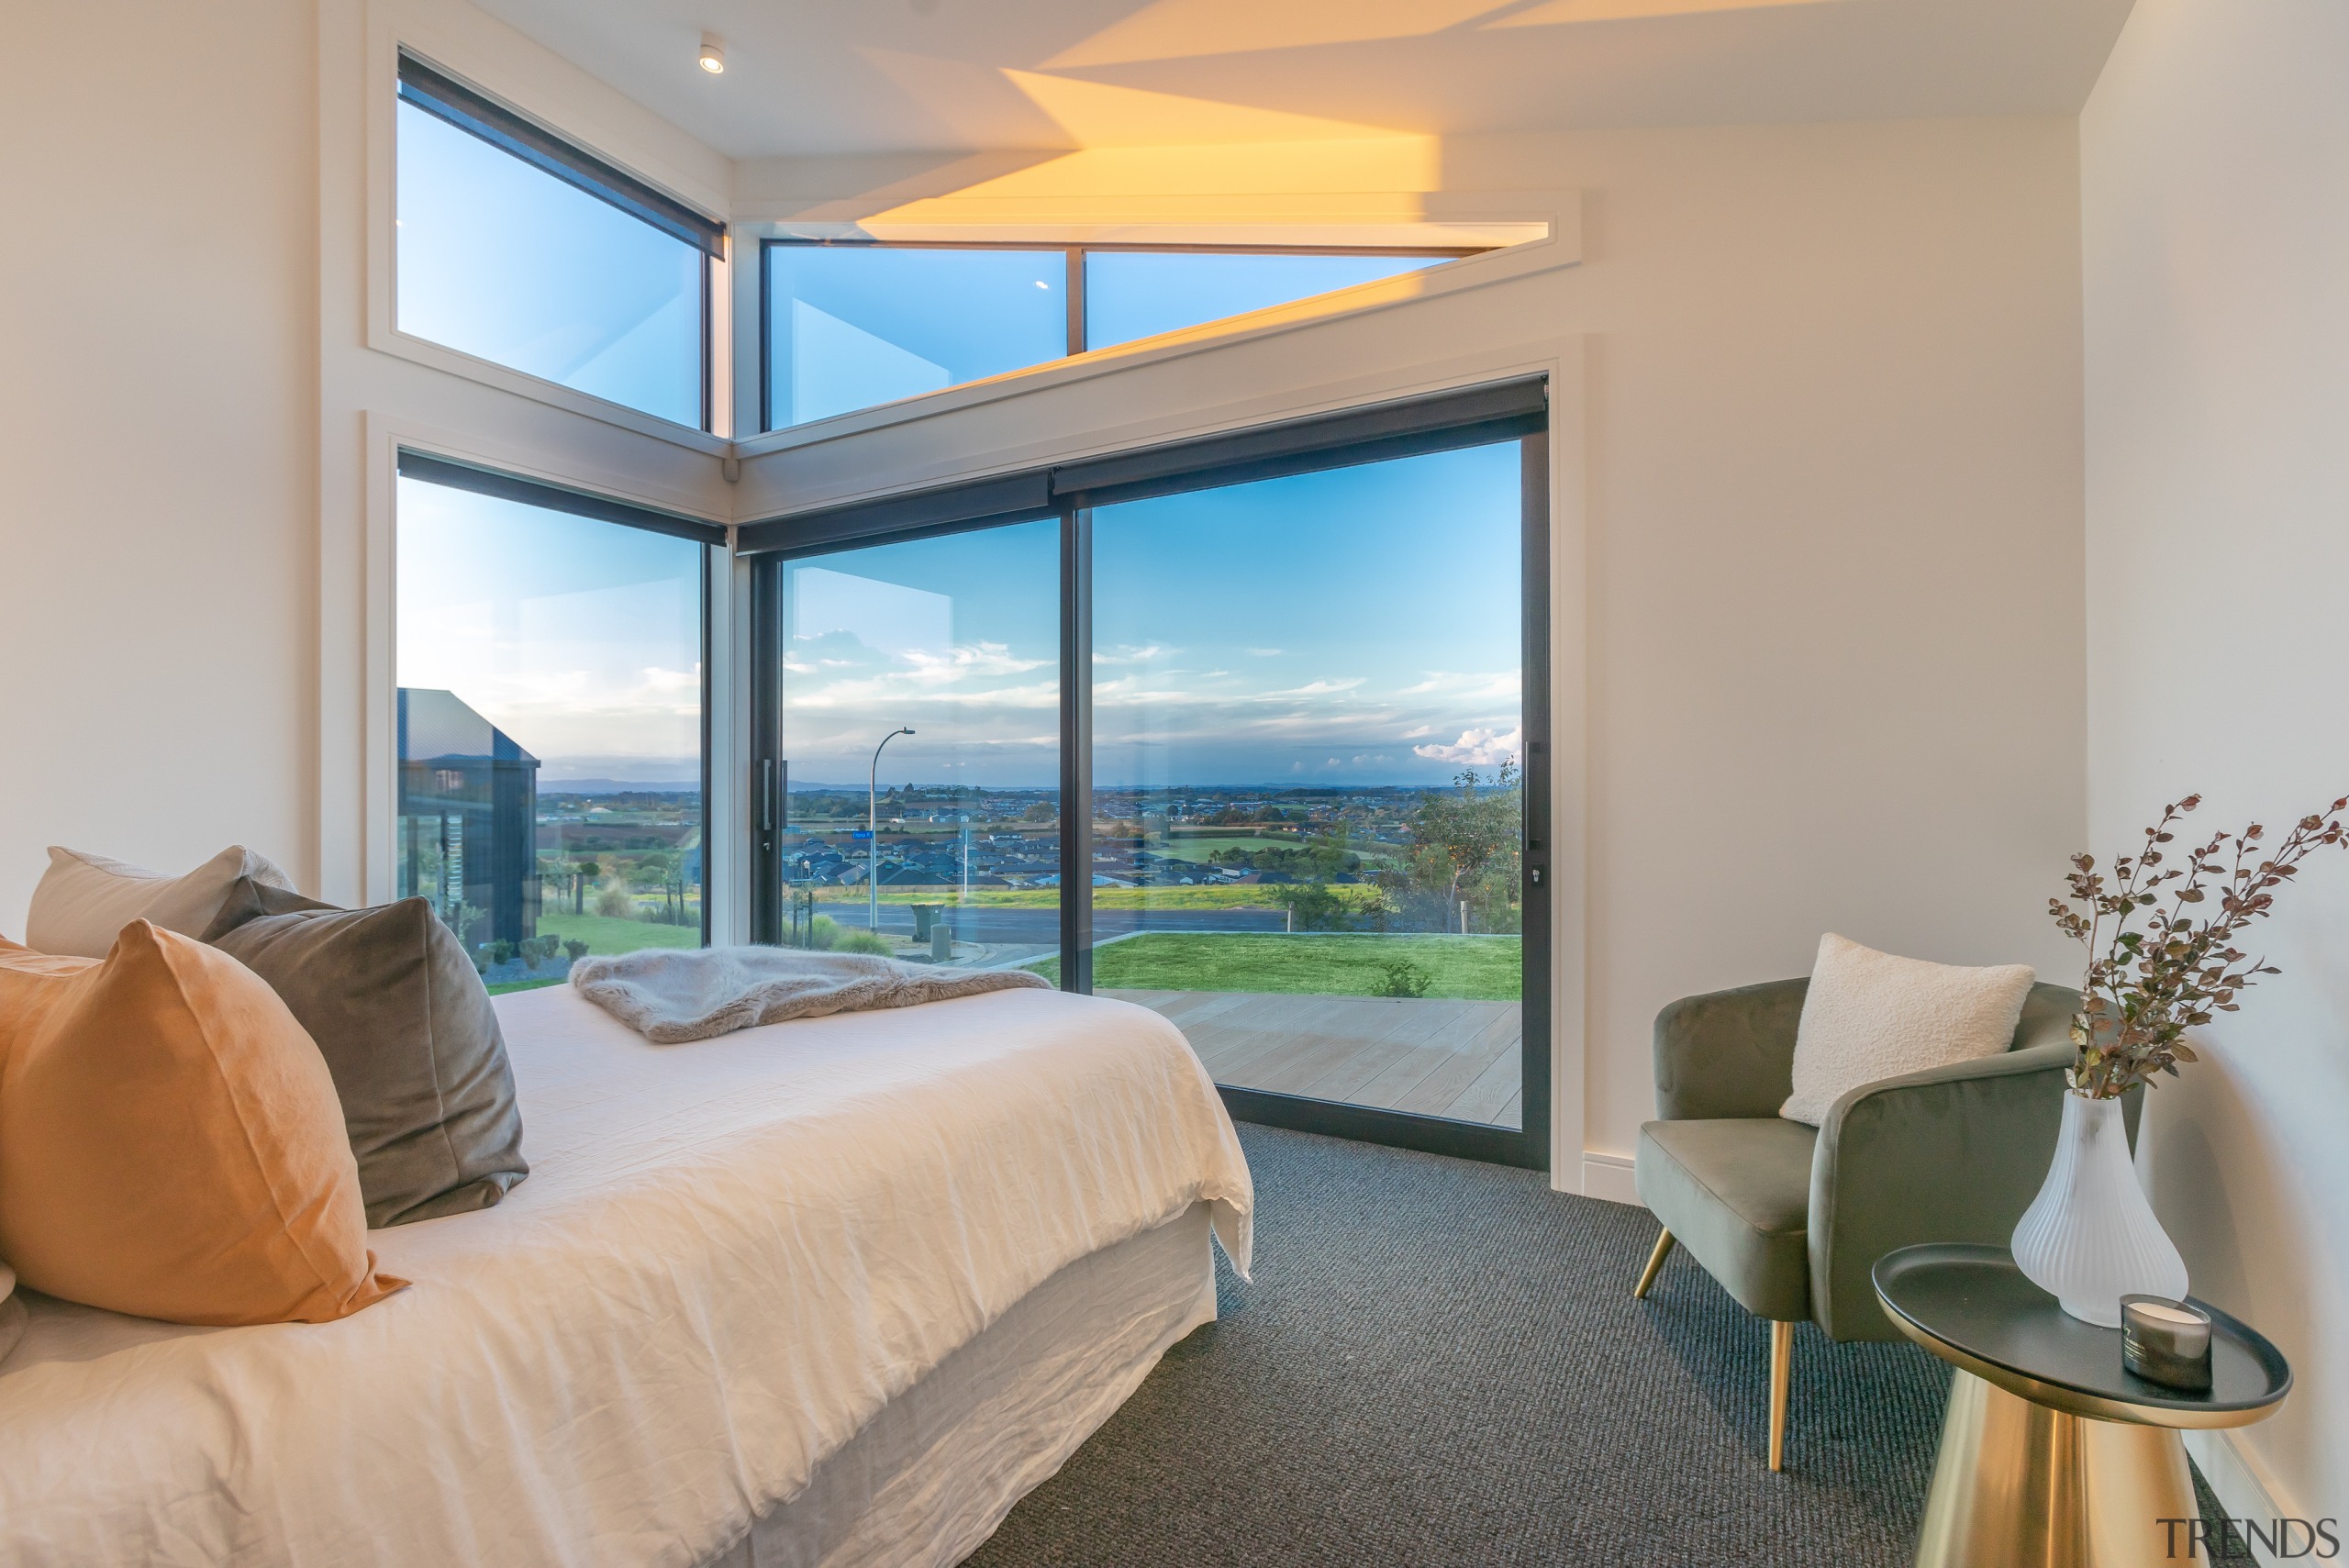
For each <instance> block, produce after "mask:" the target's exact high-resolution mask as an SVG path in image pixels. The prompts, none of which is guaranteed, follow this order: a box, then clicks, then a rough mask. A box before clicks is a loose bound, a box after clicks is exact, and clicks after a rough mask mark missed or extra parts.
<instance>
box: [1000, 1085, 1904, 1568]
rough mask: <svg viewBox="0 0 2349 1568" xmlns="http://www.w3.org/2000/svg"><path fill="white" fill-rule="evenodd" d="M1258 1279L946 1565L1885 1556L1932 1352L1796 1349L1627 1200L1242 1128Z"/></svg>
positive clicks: (1895, 1536) (1804, 1335) (1530, 1177)
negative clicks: (1646, 1273) (1784, 1414)
mask: <svg viewBox="0 0 2349 1568" xmlns="http://www.w3.org/2000/svg"><path fill="white" fill-rule="evenodd" d="M1241 1140H1242V1141H1243V1142H1244V1143H1245V1144H1246V1145H1247V1149H1248V1158H1249V1162H1250V1163H1251V1165H1252V1167H1253V1168H1254V1171H1255V1175H1256V1192H1257V1214H1258V1218H1257V1226H1256V1268H1255V1276H1256V1277H1255V1279H1254V1280H1253V1281H1252V1282H1248V1283H1244V1284H1243V1283H1241V1281H1240V1280H1238V1279H1237V1278H1236V1277H1234V1276H1232V1275H1231V1274H1230V1273H1229V1271H1228V1270H1227V1271H1226V1272H1225V1273H1224V1274H1223V1276H1222V1280H1221V1286H1222V1288H1221V1296H1220V1299H1221V1311H1222V1318H1221V1320H1220V1321H1219V1322H1217V1323H1214V1324H1211V1325H1209V1326H1208V1327H1207V1328H1205V1329H1200V1330H1198V1331H1197V1333H1195V1334H1193V1335H1192V1336H1191V1337H1190V1338H1189V1339H1187V1340H1185V1341H1184V1342H1183V1343H1182V1344H1180V1345H1178V1346H1176V1347H1175V1349H1174V1350H1173V1351H1170V1352H1169V1353H1168V1354H1167V1356H1166V1358H1165V1359H1164V1361H1163V1362H1161V1363H1160V1365H1159V1367H1158V1369H1157V1370H1156V1371H1155V1372H1154V1373H1152V1374H1151V1376H1150V1378H1149V1380H1148V1381H1147V1382H1145V1383H1144V1384H1143V1385H1142V1387H1141V1390H1140V1391H1139V1392H1138V1393H1136V1395H1135V1396H1134V1397H1133V1398H1132V1399H1131V1400H1130V1401H1128V1403H1127V1404H1126V1406H1125V1407H1124V1408H1122V1409H1121V1410H1119V1412H1118V1414H1117V1415H1116V1416H1114V1417H1112V1418H1110V1420H1109V1422H1108V1425H1107V1426H1105V1427H1103V1428H1102V1429H1101V1430H1100V1431H1099V1432H1098V1433H1097V1434H1096V1435H1095V1436H1094V1438H1093V1439H1092V1440H1091V1441H1089V1442H1087V1443H1086V1444H1085V1447H1084V1448H1083V1449H1082V1450H1080V1451H1078V1452H1077V1454H1076V1455H1075V1456H1074V1458H1073V1459H1071V1460H1070V1461H1069V1462H1068V1464H1067V1465H1066V1466H1065V1467H1064V1468H1063V1470H1062V1472H1061V1473H1060V1474H1059V1475H1057V1476H1055V1477H1054V1478H1053V1479H1052V1480H1051V1481H1050V1482H1047V1483H1046V1484H1045V1485H1042V1486H1041V1487H1040V1488H1038V1489H1037V1490H1036V1491H1035V1492H1033V1493H1031V1494H1030V1496H1028V1497H1027V1498H1025V1499H1024V1500H1023V1501H1022V1502H1021V1503H1020V1504H1019V1507H1017V1508H1015V1509H1013V1510H1012V1513H1011V1516H1010V1518H1008V1519H1007V1520H1005V1521H1004V1524H1003V1527H1002V1529H999V1530H998V1531H997V1532H996V1535H995V1537H994V1539H993V1540H990V1541H988V1542H987V1544H986V1545H985V1546H984V1547H982V1548H981V1549H980V1551H978V1553H977V1554H976V1555H975V1556H974V1557H972V1558H971V1559H970V1562H971V1564H972V1565H973V1568H1047V1565H1051V1568H1059V1565H1063V1564H1065V1565H1080V1564H1082V1565H1091V1564H1099V1565H1102V1568H1111V1565H1115V1568H1148V1565H1153V1564H1165V1565H1167V1568H1223V1565H1227V1564H1229V1565H1230V1568H1264V1565H1267V1564H1297V1565H1298V1568H1318V1565H1321V1564H1327V1565H1329V1568H1376V1565H1382V1564H1396V1565H1397V1568H1402V1565H1409V1568H1438V1565H1442V1564H1455V1563H1456V1564H1475V1565H1476V1568H1508V1565H1512V1564H1520V1563H1522V1564H1533V1563H1542V1564H1553V1563H1584V1562H1620V1563H1637V1564H1678V1563H1700V1562H1701V1563H1705V1564H1709V1565H1713V1564H1727V1563H1745V1562H1751V1563H1771V1564H1783V1563H1790V1562H1835V1563H1838V1564H1845V1563H1848V1564H1868V1563H1884V1564H1907V1563H1908V1562H1909V1561H1910V1556H1911V1553H1912V1551H1914V1541H1915V1529H1916V1525H1917V1517H1918V1514H1919V1512H1920V1509H1921V1507H1922V1506H1923V1500H1924V1495H1925V1484H1926V1481H1927V1479H1928V1476H1929V1474H1930V1473H1931V1470H1932V1456H1933V1444H1934V1440H1935V1437H1936V1435H1937V1433H1938V1430H1939V1424H1940V1418H1941V1408H1942V1401H1943V1396H1944V1393H1945V1391H1946V1389H1947V1386H1948V1373H1947V1371H1946V1369H1945V1368H1944V1367H1943V1365H1942V1363H1941V1362H1938V1361H1936V1360H1934V1359H1933V1358H1932V1356H1930V1355H1928V1354H1926V1353H1925V1352H1924V1351H1920V1350H1918V1349H1916V1348H1915V1347H1913V1346H1909V1345H1906V1344H1897V1345H1836V1344H1831V1343H1830V1342H1829V1341H1828V1340H1827V1339H1826V1338H1825V1337H1824V1336H1823V1335H1821V1334H1820V1333H1819V1332H1818V1330H1816V1329H1812V1328H1811V1327H1810V1326H1809V1325H1808V1324H1806V1325H1805V1326H1804V1327H1803V1328H1802V1329H1800V1331H1799V1332H1798V1336H1797V1339H1796V1346H1795V1373H1794V1405H1793V1411H1794V1414H1793V1417H1792V1418H1791V1420H1790V1422H1789V1424H1788V1436H1787V1470H1786V1472H1785V1473H1782V1474H1777V1475H1773V1474H1771V1473H1769V1471H1768V1469H1767V1468H1766V1467H1765V1457H1766V1455H1765V1445H1766V1442H1767V1427H1766V1424H1765V1423H1766V1418H1767V1413H1768V1390H1767V1374H1766V1368H1767V1365H1768V1359H1769V1333H1768V1329H1766V1328H1765V1326H1764V1325H1763V1324H1761V1323H1760V1322H1758V1321H1756V1320H1755V1319H1753V1318H1750V1317H1748V1316H1747V1315H1746V1314H1745V1313H1744V1312H1743V1311H1742V1310H1741V1309H1740V1308H1739V1307H1737V1306H1736V1304H1735V1303H1733V1302H1731V1300H1730V1298H1729V1297H1728V1296H1726V1295H1725V1294H1723V1292H1722V1291H1721V1289H1720V1286H1718V1285H1716V1284H1713V1282H1712V1281H1711V1280H1710V1279H1709V1278H1708V1277H1707V1276H1706V1275H1705V1273H1704V1272H1703V1270H1702V1269H1700V1268H1698V1266H1697V1265H1696V1264H1695V1263H1693V1262H1690V1261H1689V1260H1688V1258H1687V1254H1686V1253H1679V1254H1675V1256H1674V1258H1673V1259H1672V1261H1671V1262H1668V1263H1666V1264H1665V1265H1664V1274H1663V1277H1662V1278H1661V1279H1660V1280H1659V1281H1658V1282H1657V1284H1656V1287H1655V1289H1654V1291H1653V1292H1652V1293H1651V1294H1650V1296H1649V1297H1648V1299H1647V1300H1646V1301H1644V1302H1637V1301H1633V1300H1632V1299H1631V1285H1632V1283H1633V1282H1634V1281H1635V1280H1636V1279H1637V1277H1638V1274H1639V1271H1640V1266H1641V1264H1642V1263H1643V1262H1645V1261H1646V1257H1647V1251H1648V1249H1649V1247H1650V1246H1652V1245H1653V1242H1654V1240H1655V1226H1654V1223H1653V1221H1652V1220H1651V1219H1649V1218H1648V1217H1647V1216H1646V1215H1645V1214H1644V1213H1643V1212H1642V1211H1640V1210H1636V1209H1631V1208H1627V1207H1621V1206H1620V1205H1615V1204H1608V1203H1601V1202H1598V1201H1597V1200H1595V1199H1588V1198H1579V1197H1570V1196H1566V1195H1561V1194H1556V1193H1553V1192H1551V1191H1550V1190H1549V1187H1548V1184H1547V1180H1546V1178H1545V1177H1543V1176H1542V1175H1540V1174H1537V1173H1532V1172H1526V1171H1510V1170H1504V1169H1502V1168H1500V1167H1497V1166H1491V1165H1481V1164H1475V1163H1472V1162H1464V1161H1457V1160H1445V1159H1441V1158H1437V1157H1435V1156H1432V1155H1425V1154H1413V1153H1408V1152H1405V1151H1398V1150H1392V1149H1382V1148H1376V1147H1373V1146H1370V1145H1366V1144H1358V1143H1349V1142H1345V1141H1342V1140H1334V1139H1325V1138H1315V1137H1311V1136H1308V1135H1307V1134H1304V1133H1296V1132H1286V1131H1281V1130H1277V1129H1270V1128H1260V1127H1242V1128H1241Z"/></svg>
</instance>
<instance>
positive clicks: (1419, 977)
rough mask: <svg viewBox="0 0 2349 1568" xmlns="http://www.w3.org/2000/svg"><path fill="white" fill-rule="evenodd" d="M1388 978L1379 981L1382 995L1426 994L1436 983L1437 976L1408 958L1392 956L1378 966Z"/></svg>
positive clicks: (1379, 990)
mask: <svg viewBox="0 0 2349 1568" xmlns="http://www.w3.org/2000/svg"><path fill="white" fill-rule="evenodd" d="M1378 972H1379V973H1381V974H1383V975H1384V976H1386V978H1385V979H1384V980H1382V981H1380V982H1379V986H1378V994H1379V995H1382V996H1424V995H1427V994H1428V987H1429V986H1431V985H1432V984H1435V976H1434V975H1432V974H1430V973H1428V972H1427V971H1426V970H1424V969H1421V968H1420V967H1419V965H1418V964H1416V963H1413V962H1411V961H1410V960H1409V959H1408V958H1390V959H1387V960H1386V961H1385V962H1382V963H1380V964H1379V966H1378Z"/></svg>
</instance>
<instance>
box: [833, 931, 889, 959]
mask: <svg viewBox="0 0 2349 1568" xmlns="http://www.w3.org/2000/svg"><path fill="white" fill-rule="evenodd" d="M832 951H834V952H869V953H876V954H878V955H879V956H881V957H883V958H894V957H896V952H897V950H896V948H895V947H894V946H892V945H891V944H890V941H889V939H888V938H886V937H885V936H883V935H882V934H881V933H880V932H878V931H843V932H841V935H840V939H839V940H837V941H835V942H833V944H832Z"/></svg>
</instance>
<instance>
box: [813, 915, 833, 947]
mask: <svg viewBox="0 0 2349 1568" xmlns="http://www.w3.org/2000/svg"><path fill="white" fill-rule="evenodd" d="M840 940H841V923H840V922H839V921H838V920H835V919H833V918H832V917H830V916H829V915H818V916H817V917H815V918H814V919H813V920H810V921H809V922H808V923H807V945H808V946H809V947H811V948H814V949H816V950H817V951H819V952H821V951H826V950H828V949H829V948H831V947H832V946H834V945H835V944H836V943H838V942H839V941H840Z"/></svg>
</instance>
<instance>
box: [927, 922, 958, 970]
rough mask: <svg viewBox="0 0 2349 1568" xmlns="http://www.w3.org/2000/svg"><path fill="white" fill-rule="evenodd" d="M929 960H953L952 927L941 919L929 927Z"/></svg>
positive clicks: (943, 961) (950, 961)
mask: <svg viewBox="0 0 2349 1568" xmlns="http://www.w3.org/2000/svg"><path fill="white" fill-rule="evenodd" d="M930 962H932V963H952V962H954V928H953V927H952V926H950V925H948V924H947V923H946V922H945V921H943V920H941V921H939V922H938V923H937V924H936V925H934V926H932V927H930Z"/></svg>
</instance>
